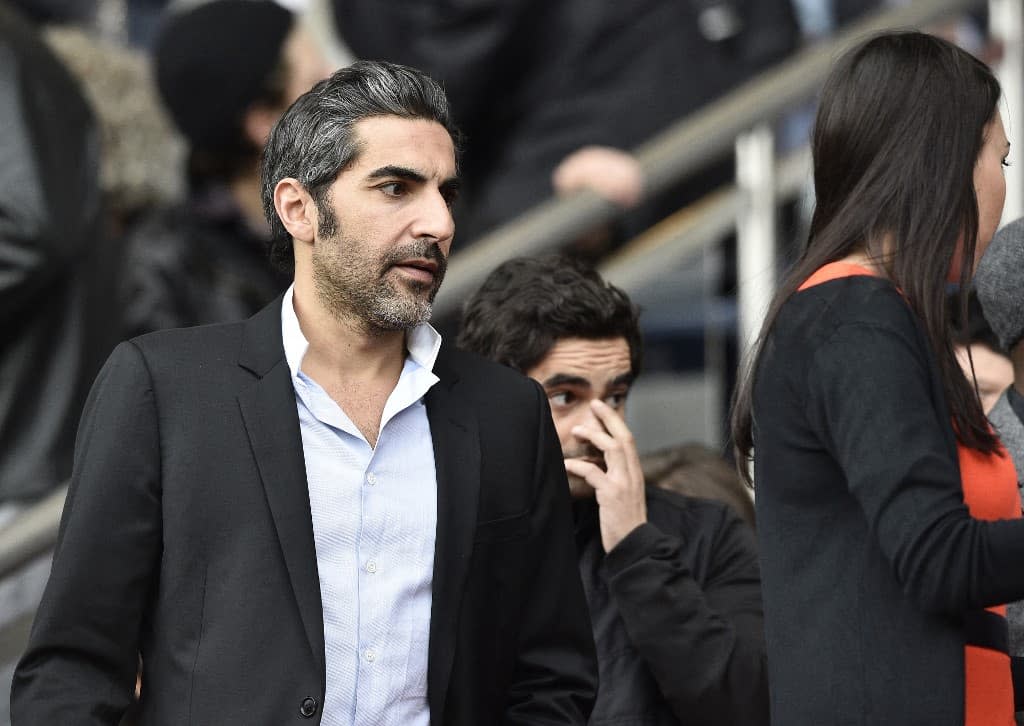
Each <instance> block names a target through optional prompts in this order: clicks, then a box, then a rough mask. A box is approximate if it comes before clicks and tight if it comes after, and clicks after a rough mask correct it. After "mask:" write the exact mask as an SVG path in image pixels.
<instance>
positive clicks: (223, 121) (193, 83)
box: [154, 0, 294, 149]
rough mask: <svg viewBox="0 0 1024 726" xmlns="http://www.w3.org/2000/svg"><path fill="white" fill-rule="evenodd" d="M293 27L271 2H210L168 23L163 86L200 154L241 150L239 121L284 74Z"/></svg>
mask: <svg viewBox="0 0 1024 726" xmlns="http://www.w3.org/2000/svg"><path fill="white" fill-rule="evenodd" d="M293 21H294V15H293V14H292V13H291V12H290V11H288V10H286V9H285V8H283V7H281V6H280V5H278V4H276V3H274V2H271V0H210V2H206V3H203V4H202V5H198V6H192V7H188V8H186V9H184V10H182V11H180V12H172V13H171V14H170V15H168V16H167V17H166V18H165V19H164V21H163V24H162V25H161V27H160V29H159V31H158V35H157V39H156V43H155V46H154V47H155V50H154V53H155V59H154V60H155V63H156V81H157V86H158V88H159V89H160V95H161V96H162V97H163V100H164V104H165V105H166V106H167V109H168V111H169V112H170V114H171V117H172V118H173V119H174V122H175V124H176V125H177V126H178V128H179V129H180V130H181V132H182V134H184V135H185V137H186V138H188V140H189V142H190V143H191V144H192V146H193V147H198V148H202V149H210V148H214V147H216V146H218V145H220V144H226V143H230V144H237V143H238V139H237V138H234V137H236V136H237V134H238V122H239V120H240V119H241V117H242V114H243V113H244V111H245V110H246V109H247V108H248V107H249V105H250V104H252V103H253V102H254V101H255V100H257V99H258V98H259V97H260V95H261V93H262V91H263V88H264V86H265V84H266V82H267V79H268V77H269V76H270V74H271V72H272V71H273V70H274V68H276V67H277V65H278V63H279V61H280V58H281V52H282V48H283V46H284V41H285V38H286V37H287V36H288V32H289V31H290V30H291V28H292V24H293Z"/></svg>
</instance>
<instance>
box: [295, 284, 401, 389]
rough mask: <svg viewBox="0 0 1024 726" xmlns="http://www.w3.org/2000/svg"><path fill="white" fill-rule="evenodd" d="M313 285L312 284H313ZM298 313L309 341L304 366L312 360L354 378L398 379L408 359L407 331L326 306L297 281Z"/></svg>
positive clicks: (332, 371)
mask: <svg viewBox="0 0 1024 726" xmlns="http://www.w3.org/2000/svg"><path fill="white" fill-rule="evenodd" d="M310 287H312V285H310ZM293 304H294V306H295V315H296V317H297V318H298V321H299V327H300V328H301V329H302V334H303V335H304V336H305V337H306V341H307V342H308V343H309V349H308V350H307V351H306V356H305V358H304V359H303V363H302V370H303V371H304V372H306V373H307V374H308V371H306V368H307V364H308V363H310V362H312V363H314V364H315V366H316V367H317V368H319V369H321V370H322V371H327V372H330V374H331V375H340V376H344V377H345V378H349V379H351V378H352V377H357V378H361V379H366V378H374V379H380V378H382V377H383V378H390V377H392V376H394V377H395V379H396V380H397V373H400V372H401V370H402V366H403V365H404V361H405V331H404V330H387V331H383V330H379V329H375V328H371V327H370V326H368V325H367V324H366V323H365V322H363V321H361V320H356V319H354V318H353V317H351V316H345V317H340V316H338V315H337V314H336V313H334V312H332V311H329V310H327V309H326V308H325V307H324V305H322V304H321V303H320V302H319V301H318V300H317V298H316V294H315V292H314V291H313V290H312V289H305V288H304V287H303V286H301V285H300V284H299V283H296V285H295V292H294V297H293Z"/></svg>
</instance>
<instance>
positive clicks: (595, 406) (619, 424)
mask: <svg viewBox="0 0 1024 726" xmlns="http://www.w3.org/2000/svg"><path fill="white" fill-rule="evenodd" d="M590 408H591V410H592V411H593V412H594V415H595V416H597V418H598V420H599V421H600V422H601V423H602V424H603V425H604V427H605V429H606V430H607V431H608V433H610V434H611V435H612V436H614V437H615V438H616V439H620V440H626V439H631V438H633V433H632V432H631V431H630V430H629V427H628V426H626V422H625V421H623V420H622V416H621V414H619V412H618V411H616V410H615V409H614V408H612V407H611V406H609V405H608V404H607V403H605V402H604V401H602V400H601V399H599V398H595V399H594V400H593V401H591V402H590Z"/></svg>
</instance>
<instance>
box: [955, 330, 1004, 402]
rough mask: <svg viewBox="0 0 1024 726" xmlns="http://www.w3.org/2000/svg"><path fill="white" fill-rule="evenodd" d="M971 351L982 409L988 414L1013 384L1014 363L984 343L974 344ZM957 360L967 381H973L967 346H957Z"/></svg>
mask: <svg viewBox="0 0 1024 726" xmlns="http://www.w3.org/2000/svg"><path fill="white" fill-rule="evenodd" d="M970 349H971V358H972V359H973V360H974V376H975V378H976V379H977V381H978V395H979V396H980V397H981V407H982V409H984V411H985V413H986V414H987V413H988V412H989V411H991V410H992V407H993V406H995V405H996V401H998V400H999V396H1001V395H1002V393H1003V391H1005V390H1006V389H1007V388H1008V387H1009V386H1010V385H1011V384H1012V383H1013V363H1011V362H1010V359H1009V358H1008V357H1006V356H1005V355H1003V354H1002V353H999V352H998V351H994V350H992V349H991V348H989V347H988V346H987V345H985V344H984V343H972V344H971V346H970ZM956 359H957V360H958V361H959V362H960V367H961V368H963V370H964V375H966V376H967V380H971V362H970V360H968V358H967V346H963V345H958V346H956Z"/></svg>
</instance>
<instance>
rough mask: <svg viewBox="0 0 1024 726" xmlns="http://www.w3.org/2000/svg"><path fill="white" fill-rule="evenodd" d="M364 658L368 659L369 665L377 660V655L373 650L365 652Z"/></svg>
mask: <svg viewBox="0 0 1024 726" xmlns="http://www.w3.org/2000/svg"><path fill="white" fill-rule="evenodd" d="M363 657H364V658H366V662H367V663H373V661H375V660H377V654H376V653H374V652H373V649H372V648H367V649H366V650H364V651H363Z"/></svg>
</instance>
